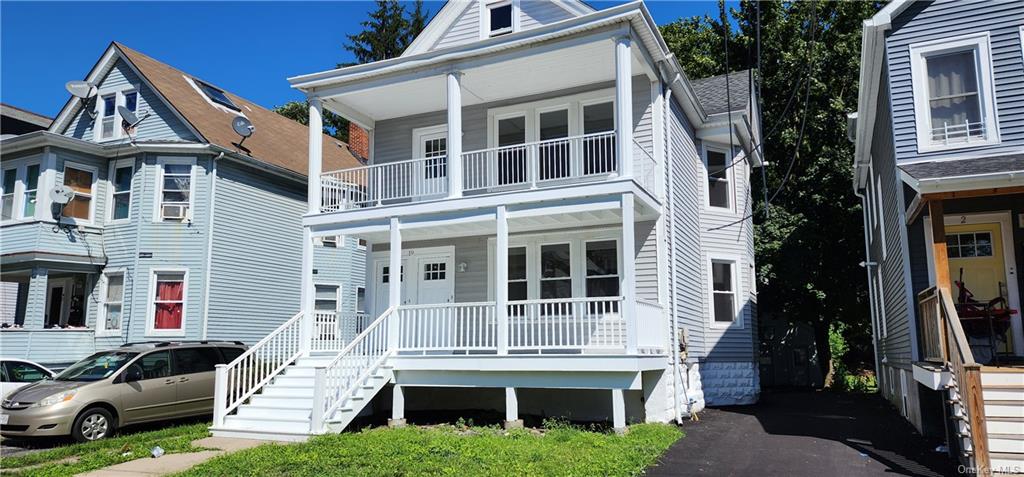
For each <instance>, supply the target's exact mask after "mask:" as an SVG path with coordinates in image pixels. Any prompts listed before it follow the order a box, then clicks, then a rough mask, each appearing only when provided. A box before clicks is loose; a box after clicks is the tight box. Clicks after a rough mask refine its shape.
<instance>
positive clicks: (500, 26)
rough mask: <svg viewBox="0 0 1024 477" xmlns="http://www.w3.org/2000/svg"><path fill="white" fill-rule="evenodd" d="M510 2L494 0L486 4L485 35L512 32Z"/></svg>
mask: <svg viewBox="0 0 1024 477" xmlns="http://www.w3.org/2000/svg"><path fill="white" fill-rule="evenodd" d="M513 13H514V12H513V9H512V2H511V0H509V1H504V2H496V3H491V4H489V5H487V11H486V13H485V15H486V17H485V20H486V21H487V36H498V35H504V34H506V33H512V28H513V25H512V23H513V20H512V18H513Z"/></svg>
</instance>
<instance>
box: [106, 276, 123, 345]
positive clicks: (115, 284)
mask: <svg viewBox="0 0 1024 477" xmlns="http://www.w3.org/2000/svg"><path fill="white" fill-rule="evenodd" d="M104 275H105V277H106V282H107V284H106V290H105V291H104V293H103V316H102V318H101V319H102V320H103V324H102V326H103V328H102V329H103V330H105V331H112V332H119V331H121V316H122V310H123V307H124V272H112V273H106V274H104Z"/></svg>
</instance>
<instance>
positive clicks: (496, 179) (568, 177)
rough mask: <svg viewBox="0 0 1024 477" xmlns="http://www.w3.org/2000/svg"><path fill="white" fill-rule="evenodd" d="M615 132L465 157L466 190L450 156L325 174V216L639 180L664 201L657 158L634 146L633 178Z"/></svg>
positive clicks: (482, 150) (463, 170)
mask: <svg viewBox="0 0 1024 477" xmlns="http://www.w3.org/2000/svg"><path fill="white" fill-rule="evenodd" d="M619 141H620V139H619V137H618V135H617V134H616V132H615V131H607V132H598V133H592V134H583V135H578V136H569V137H561V138H557V139H549V140H544V141H534V142H529V143H521V144H513V145H507V146H501V147H493V148H488V149H480V150H475V151H470V152H465V153H463V154H462V160H461V168H462V181H461V189H460V190H458V191H455V192H456V194H452V192H453V190H452V188H451V181H450V178H449V167H450V164H449V161H448V157H447V155H435V156H432V157H422V158H417V159H409V160H404V161H398V162H388V163H384V164H377V165H370V166H364V167H357V168H351V169H343V170H338V171H331V172H326V173H324V174H322V175H321V181H320V182H321V204H320V212H336V211H342V210H348V209H356V208H367V207H378V206H382V205H390V204H399V203H409V202H419V201H427V200H437V199H444V198H448V197H452V196H454V197H466V196H473V195H483V194H493V193H503V192H512V191H524V190H535V189H540V188H552V187H565V186H569V185H573V184H582V183H594V182H602V181H610V180H616V179H621V178H623V177H632V179H633V180H634V181H635V182H636V183H637V184H638V185H640V187H642V188H643V189H644V190H645V191H647V192H648V193H649V194H651V195H652V196H654V197H660V195H661V192H660V182H661V181H660V175H659V173H658V171H659V170H660V168H659V167H658V161H657V160H656V159H655V158H654V155H653V154H652V153H651V152H650V151H648V150H647V149H646V148H645V147H644V146H643V145H641V144H639V143H637V142H636V141H634V143H633V144H632V146H633V147H632V156H633V160H632V161H631V162H632V168H633V170H632V174H631V175H629V174H625V173H624V171H623V167H625V165H624V162H625V161H621V160H619V155H618V150H619V149H618V147H617V143H618V142H619Z"/></svg>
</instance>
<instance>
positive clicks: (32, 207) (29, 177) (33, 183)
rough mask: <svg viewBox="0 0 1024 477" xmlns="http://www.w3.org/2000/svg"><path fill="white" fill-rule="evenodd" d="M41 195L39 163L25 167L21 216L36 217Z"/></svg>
mask: <svg viewBox="0 0 1024 477" xmlns="http://www.w3.org/2000/svg"><path fill="white" fill-rule="evenodd" d="M38 195H39V164H30V165H28V166H26V167H25V191H24V192H22V206H21V207H22V210H21V216H22V218H25V217H35V215H36V200H37V199H38Z"/></svg>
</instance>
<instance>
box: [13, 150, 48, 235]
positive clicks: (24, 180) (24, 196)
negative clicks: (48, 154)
mask: <svg viewBox="0 0 1024 477" xmlns="http://www.w3.org/2000/svg"><path fill="white" fill-rule="evenodd" d="M32 166H36V167H37V168H39V173H38V175H37V176H36V188H35V189H29V188H28V179H29V174H28V169H29V168H30V167H32ZM21 167H22V170H20V171H19V172H18V183H20V188H21V192H20V193H19V194H18V195H19V196H20V198H21V204H20V205H19V207H18V209H17V214H16V217H17V219H18V220H25V219H35V217H36V214H38V213H39V206H40V205H41V204H42V202H41V199H42V196H41V194H40V192H39V191H40V186H41V185H42V183H43V166H42V164H40V163H39V162H35V161H32V162H26V163H25V164H23V165H22V166H21ZM17 188H18V185H17V184H16V185H15V189H17ZM29 192H35V193H36V210H35V211H33V213H32V215H25V207H26V206H27V205H28V193H29Z"/></svg>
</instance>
